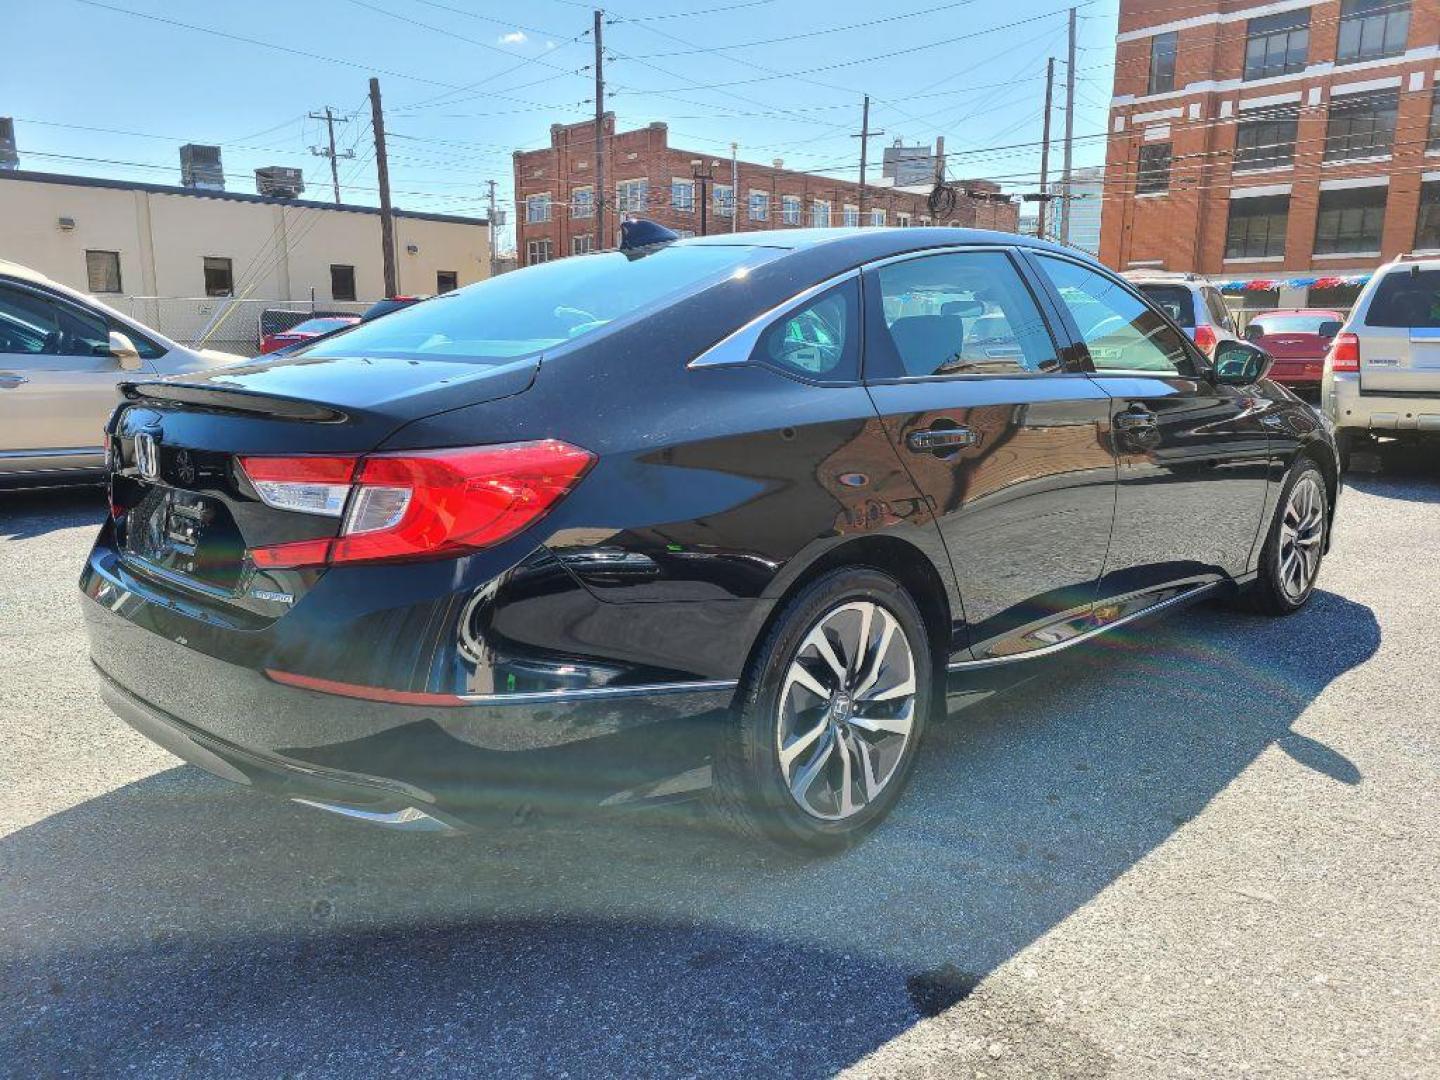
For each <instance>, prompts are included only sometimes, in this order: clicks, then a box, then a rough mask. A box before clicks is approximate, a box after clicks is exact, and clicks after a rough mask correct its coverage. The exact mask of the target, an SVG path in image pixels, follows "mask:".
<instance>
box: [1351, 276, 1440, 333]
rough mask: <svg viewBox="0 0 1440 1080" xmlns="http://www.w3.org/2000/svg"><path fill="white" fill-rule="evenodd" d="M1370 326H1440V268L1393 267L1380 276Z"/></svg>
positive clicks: (1368, 316)
mask: <svg viewBox="0 0 1440 1080" xmlns="http://www.w3.org/2000/svg"><path fill="white" fill-rule="evenodd" d="M1365 325H1366V326H1418V327H1424V328H1430V329H1435V328H1440V270H1392V271H1390V273H1388V274H1386V275H1385V276H1384V277H1383V278H1381V279H1380V284H1379V286H1378V287H1377V288H1376V289H1375V296H1374V297H1373V298H1372V299H1371V301H1370V310H1369V311H1368V312H1366V314H1365Z"/></svg>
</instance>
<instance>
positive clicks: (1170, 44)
mask: <svg viewBox="0 0 1440 1080" xmlns="http://www.w3.org/2000/svg"><path fill="white" fill-rule="evenodd" d="M1179 44H1180V32H1179V31H1178V30H1172V31H1170V33H1168V34H1156V35H1155V36H1154V37H1152V38H1151V39H1150V78H1149V81H1148V82H1147V83H1146V87H1145V92H1146V93H1147V94H1165V93H1169V92H1170V91H1171V90H1174V89H1175V53H1176V52H1177V51H1178V47H1179Z"/></svg>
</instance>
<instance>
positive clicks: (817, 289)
mask: <svg viewBox="0 0 1440 1080" xmlns="http://www.w3.org/2000/svg"><path fill="white" fill-rule="evenodd" d="M859 276H860V267H858V266H856V267H852V268H851V269H849V270H846V271H845V272H844V273H843V274H836V275H835V276H834V277H831V278H826V279H825V280H824V281H822V282H820V283H819V284H818V285H811V286H810V287H809V288H808V289H805V290H804V291H803V292H798V293H796V294H795V295H794V296H792V297H790V299H788V300H782V301H781V302H780V303H778V304H776V305H775V306H774V307H772V308H770V309H768V310H766V311H763V312H761V313H760V314H759V315H756V316H755V317H754V318H753V319H751V320H750V321H749V322H747V323H746V324H745V325H744V326H742V327H740V329H738V330H735V331H732V332H731V333H730V334H728V335H726V336H725V337H723V338H721V339H720V340H719V341H717V342H716V343H715V344H714V345H711V346H710V348H708V349H706V350H705V351H704V352H702V353H701V354H700V355H699V356H697V357H695V359H694V360H691V361H690V363H688V364H686V365H685V366H686V367H687V368H711V367H739V366H741V365H744V364H748V363H750V357H751V356H752V355H753V354H754V352H755V346H756V345H758V344H759V343H760V335H761V334H763V333H764V332H765V331H766V330H768V329H769V328H770V324H771V323H773V322H774V321H775V320H776V319H779V318H782V317H783V316H785V315H788V314H789V313H790V312H792V311H794V310H795V309H796V308H798V307H803V306H804V305H805V304H806V303H807V302H808V301H810V300H813V299H814V298H815V297H817V296H819V295H820V294H821V293H823V292H825V291H826V290H828V289H833V288H835V287H836V286H837V285H843V284H844V283H845V282H847V281H850V280H851V279H852V278H858V277H859Z"/></svg>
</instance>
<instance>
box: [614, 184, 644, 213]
mask: <svg viewBox="0 0 1440 1080" xmlns="http://www.w3.org/2000/svg"><path fill="white" fill-rule="evenodd" d="M648 188H649V185H648V184H647V183H646V182H645V181H644V180H622V181H621V182H620V183H618V184H616V185H615V205H616V207H617V208H618V209H619V210H620V212H621V213H622V214H625V213H636V212H638V211H641V210H644V209H645V206H646V203H647V202H648V201H649V192H648Z"/></svg>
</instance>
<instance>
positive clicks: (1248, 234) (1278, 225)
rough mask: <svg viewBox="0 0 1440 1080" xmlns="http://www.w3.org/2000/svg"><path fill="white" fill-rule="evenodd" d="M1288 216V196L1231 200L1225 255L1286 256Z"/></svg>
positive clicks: (1241, 257) (1232, 257) (1265, 196)
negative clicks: (1286, 224)
mask: <svg viewBox="0 0 1440 1080" xmlns="http://www.w3.org/2000/svg"><path fill="white" fill-rule="evenodd" d="M1289 217H1290V196H1289V195H1263V196H1260V197H1257V198H1251V199H1231V200H1230V223H1229V225H1228V226H1227V227H1226V230H1225V258H1227V259H1268V258H1272V257H1274V256H1276V255H1284V254H1285V223H1286V221H1288V220H1289Z"/></svg>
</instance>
